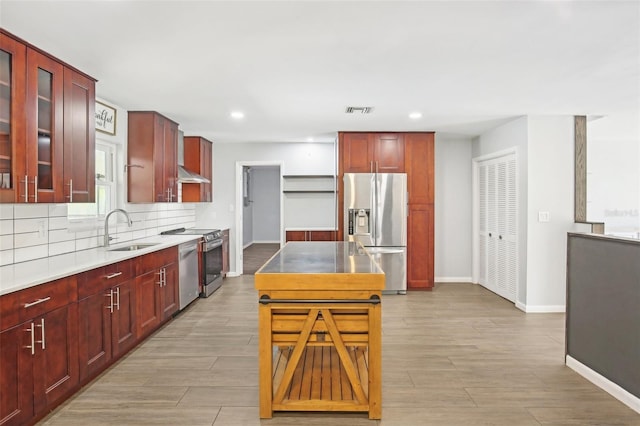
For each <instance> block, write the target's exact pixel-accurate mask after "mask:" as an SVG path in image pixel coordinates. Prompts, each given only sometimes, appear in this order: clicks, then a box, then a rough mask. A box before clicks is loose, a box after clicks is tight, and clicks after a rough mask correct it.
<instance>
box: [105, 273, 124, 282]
mask: <svg viewBox="0 0 640 426" xmlns="http://www.w3.org/2000/svg"><path fill="white" fill-rule="evenodd" d="M120 275H122V272H114V273H113V274H109V275H107V279H108V280H110V279H111V278H115V277H119V276H120Z"/></svg>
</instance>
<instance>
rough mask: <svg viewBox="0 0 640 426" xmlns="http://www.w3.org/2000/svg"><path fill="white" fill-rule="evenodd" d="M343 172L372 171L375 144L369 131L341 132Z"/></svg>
mask: <svg viewBox="0 0 640 426" xmlns="http://www.w3.org/2000/svg"><path fill="white" fill-rule="evenodd" d="M340 135H341V136H342V140H341V144H340V146H341V152H342V167H343V173H371V172H372V171H374V168H373V163H372V161H373V157H374V153H373V145H372V144H371V135H370V134H369V133H341V134H340Z"/></svg>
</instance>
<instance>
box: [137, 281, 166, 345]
mask: <svg viewBox="0 0 640 426" xmlns="http://www.w3.org/2000/svg"><path fill="white" fill-rule="evenodd" d="M160 282H161V281H160V271H159V270H154V271H152V272H148V273H146V274H144V275H141V276H139V277H138V278H136V295H135V298H136V307H137V309H136V323H137V325H136V337H137V338H138V339H139V338H141V337H143V336H146V335H147V334H149V333H151V331H152V330H154V329H155V328H156V326H157V325H158V324H160V315H161V312H162V310H161V308H160V290H159V288H160Z"/></svg>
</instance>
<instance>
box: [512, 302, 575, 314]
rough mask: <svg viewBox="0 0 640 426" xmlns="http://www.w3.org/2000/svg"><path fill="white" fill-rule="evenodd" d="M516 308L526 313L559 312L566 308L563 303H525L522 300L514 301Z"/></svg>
mask: <svg viewBox="0 0 640 426" xmlns="http://www.w3.org/2000/svg"><path fill="white" fill-rule="evenodd" d="M516 308H518V309H520V310H521V311H524V312H526V313H528V314H529V313H538V314H541V313H561V312H565V311H566V310H567V307H566V306H565V305H525V304H524V303H522V302H516Z"/></svg>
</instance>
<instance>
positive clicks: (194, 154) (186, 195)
mask: <svg viewBox="0 0 640 426" xmlns="http://www.w3.org/2000/svg"><path fill="white" fill-rule="evenodd" d="M212 162H213V143H212V142H211V141H208V140H206V139H205V138H202V137H200V136H185V137H184V167H185V168H186V169H187V170H189V171H191V172H196V173H198V174H199V175H200V176H204V177H206V178H207V179H209V183H186V182H185V183H183V184H182V201H184V202H193V201H195V202H199V201H204V202H210V201H213V197H212V191H211V189H212V182H213V167H212Z"/></svg>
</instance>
